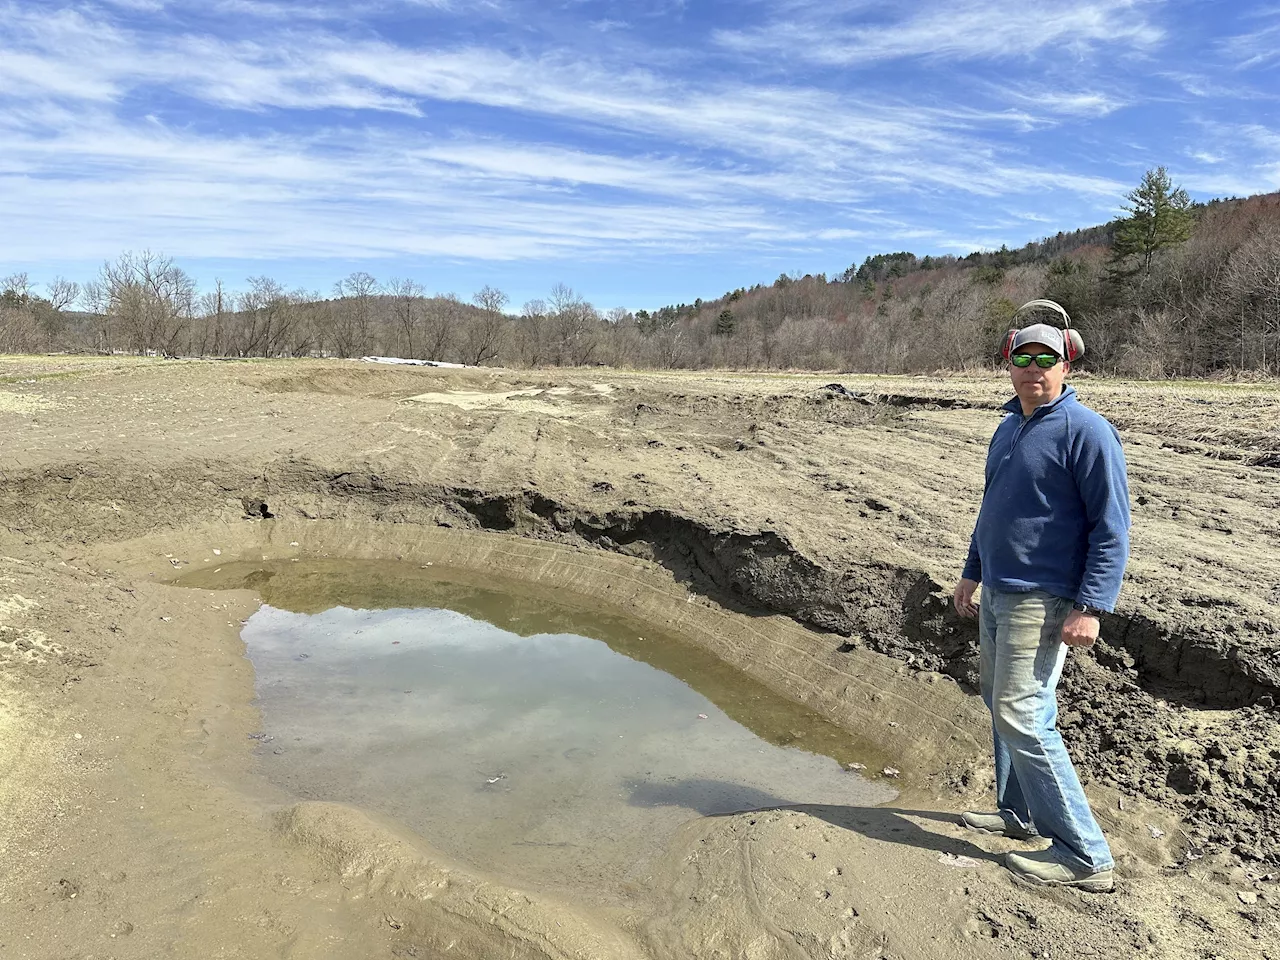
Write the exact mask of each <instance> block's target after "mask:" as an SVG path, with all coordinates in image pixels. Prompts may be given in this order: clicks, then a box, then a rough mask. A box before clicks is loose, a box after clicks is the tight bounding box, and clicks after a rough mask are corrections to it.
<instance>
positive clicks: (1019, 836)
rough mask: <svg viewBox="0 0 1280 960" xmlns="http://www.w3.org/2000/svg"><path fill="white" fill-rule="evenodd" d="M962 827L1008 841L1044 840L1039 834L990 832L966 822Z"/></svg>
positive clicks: (961, 823)
mask: <svg viewBox="0 0 1280 960" xmlns="http://www.w3.org/2000/svg"><path fill="white" fill-rule="evenodd" d="M960 826H962V827H964V828H965V829H966V830H972V831H973V832H974V833H985V834H986V835H987V836H990V837H1004V838H1006V839H1008V840H1025V841H1027V842H1030V841H1032V840H1040V839H1042V838H1041V837H1040V835H1039V834H1019V833H1010V832H1009V831H1007V830H988V829H987V828H986V827H975V826H974V825H973V824H971V823H967V822H965V821H964V820H961V821H960Z"/></svg>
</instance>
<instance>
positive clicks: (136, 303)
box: [98, 250, 195, 354]
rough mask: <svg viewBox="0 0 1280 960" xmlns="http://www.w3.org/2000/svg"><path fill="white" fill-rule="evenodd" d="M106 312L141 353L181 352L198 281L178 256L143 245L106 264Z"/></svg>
mask: <svg viewBox="0 0 1280 960" xmlns="http://www.w3.org/2000/svg"><path fill="white" fill-rule="evenodd" d="M98 283H99V284H100V286H101V296H102V297H104V298H105V312H106V313H108V314H110V315H111V316H112V317H113V318H114V319H115V321H116V324H117V325H118V326H119V328H120V329H121V330H122V331H123V332H124V335H125V337H126V338H127V342H128V346H129V348H130V349H132V350H134V351H136V352H137V353H163V354H172V353H175V352H176V347H177V343H178V340H179V338H180V337H181V335H182V333H183V331H184V329H185V328H186V326H187V324H188V323H189V322H190V321H191V318H192V315H193V313H194V310H195V282H194V281H193V280H192V279H191V278H190V277H189V276H187V274H186V273H185V272H184V271H183V270H182V269H181V268H180V267H178V266H177V265H175V264H174V262H173V260H172V259H171V258H169V257H166V256H164V255H162V254H155V253H152V252H151V251H150V250H144V251H142V252H141V253H139V254H133V253H124V254H121V255H120V257H119V258H118V259H116V260H115V261H114V262H107V263H104V264H103V265H102V270H101V271H100V273H99V280H98Z"/></svg>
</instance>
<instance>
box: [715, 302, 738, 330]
mask: <svg viewBox="0 0 1280 960" xmlns="http://www.w3.org/2000/svg"><path fill="white" fill-rule="evenodd" d="M736 324H737V321H736V320H735V319H734V316H733V311H732V310H730V309H729V308H728V307H725V308H724V309H723V310H721V311H720V316H718V317H716V335H717V336H720V337H727V336H729V334H731V333H733V328H734V326H735V325H736Z"/></svg>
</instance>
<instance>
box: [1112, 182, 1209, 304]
mask: <svg viewBox="0 0 1280 960" xmlns="http://www.w3.org/2000/svg"><path fill="white" fill-rule="evenodd" d="M1127 199H1128V201H1129V203H1128V205H1127V206H1126V207H1125V210H1126V211H1128V214H1129V215H1128V216H1127V217H1123V218H1122V219H1121V220H1119V221H1118V222H1117V223H1116V232H1115V239H1114V240H1113V241H1112V244H1111V259H1112V268H1113V270H1114V271H1115V272H1116V273H1118V274H1121V275H1125V274H1129V275H1132V274H1135V273H1141V274H1142V277H1143V279H1146V278H1147V277H1148V276H1150V274H1151V260H1152V258H1153V257H1154V256H1155V255H1156V251H1158V250H1161V249H1162V248H1164V247H1167V246H1171V245H1172V244H1175V243H1182V242H1183V241H1184V240H1186V239H1187V238H1188V237H1190V236H1191V226H1192V223H1193V221H1194V218H1195V215H1194V214H1193V213H1192V212H1191V198H1190V197H1189V196H1187V191H1185V190H1183V189H1182V188H1181V187H1175V186H1174V185H1173V181H1172V180H1171V179H1170V178H1169V171H1168V170H1166V169H1165V168H1164V167H1157V168H1156V169H1154V170H1148V171H1147V172H1146V174H1145V175H1144V176H1143V178H1142V182H1141V183H1140V184H1138V186H1137V187H1135V188H1134V189H1133V190H1131V191H1130V192H1129V193H1128V195H1127ZM1130 264H1133V265H1132V266H1130Z"/></svg>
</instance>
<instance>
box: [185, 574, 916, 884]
mask: <svg viewBox="0 0 1280 960" xmlns="http://www.w3.org/2000/svg"><path fill="white" fill-rule="evenodd" d="M174 583H175V584H176V585H179V586H185V587H197V588H203V589H218V590H235V589H252V590H254V591H256V592H257V593H258V594H259V595H260V596H262V598H263V599H264V601H265V605H264V606H263V607H262V608H261V609H260V610H259V611H258V612H257V613H255V614H254V615H253V616H252V617H250V618H249V620H248V622H247V623H246V624H245V626H244V630H243V634H242V635H243V637H244V640H245V645H246V649H247V654H248V656H249V658H250V659H251V660H252V661H253V664H254V667H255V673H256V682H255V687H256V691H257V703H258V707H259V709H260V711H261V713H262V730H261V732H259V733H255V734H254V735H253V736H254V737H255V739H256V741H257V744H258V746H257V748H256V753H257V754H258V757H259V768H260V770H261V772H262V773H263V775H264V776H265V777H267V778H268V779H269V780H270V781H271V782H273V783H276V784H279V785H281V786H282V787H284V788H285V789H286V790H288V792H289V793H290V794H292V795H294V796H296V797H298V798H299V799H300V800H307V801H327V802H335V801H336V802H341V803H346V804H352V805H354V806H356V807H359V808H361V809H368V810H372V811H374V812H377V813H381V814H384V815H387V816H390V817H393V818H394V819H395V821H396V822H398V823H403V824H405V825H406V826H408V827H409V828H411V829H412V830H413V831H414V832H415V833H416V834H418V835H420V836H422V837H423V838H424V839H425V840H426V841H427V842H428V843H429V844H430V845H431V846H432V847H433V848H435V849H438V850H440V851H442V852H443V853H444V854H445V855H447V856H449V857H451V858H454V859H456V860H458V861H460V862H463V863H466V864H469V865H470V866H471V867H472V868H473V869H482V870H484V871H486V872H489V873H492V874H496V875H498V876H501V877H502V878H503V879H504V881H506V882H517V883H521V884H529V885H532V886H534V887H535V888H537V889H540V890H553V891H556V892H559V893H562V894H564V895H565V896H569V897H572V898H573V899H575V900H577V901H579V902H583V901H586V902H602V903H603V902H622V901H625V899H626V898H627V897H628V896H629V895H630V893H631V891H633V890H634V889H636V888H643V887H645V885H646V880H647V879H651V876H652V874H653V873H654V867H653V863H654V862H655V860H656V859H657V858H659V857H660V856H661V855H662V854H663V853H664V852H665V850H666V848H667V846H668V845H669V844H670V843H671V842H672V840H673V839H674V837H675V835H676V833H677V831H678V829H679V827H680V826H681V824H683V823H684V822H686V821H688V820H689V819H690V818H691V817H695V816H698V815H702V816H715V815H721V814H725V813H732V812H737V811H743V810H757V809H760V808H763V807H766V806H769V807H781V806H795V805H798V804H830V805H853V806H871V805H875V804H878V803H883V802H886V801H888V800H891V799H892V798H893V797H895V796H896V795H897V789H898V787H900V786H901V785H902V781H901V780H900V779H898V776H897V774H896V773H895V775H894V777H892V778H887V777H884V776H883V774H882V771H883V770H885V769H894V770H896V769H897V767H899V766H900V765H901V760H900V759H897V758H895V757H893V756H890V755H886V754H884V753H883V752H882V751H881V750H879V749H877V748H876V747H875V746H874V745H872V744H869V743H866V742H863V741H861V740H860V739H859V737H858V736H857V734H856V732H854V731H848V730H845V729H842V728H840V727H838V726H836V725H835V724H833V723H831V722H830V721H829V720H827V719H826V718H824V717H822V716H821V715H819V714H818V713H816V712H815V711H813V710H810V709H807V708H805V707H803V706H801V705H800V704H797V703H795V702H794V701H791V700H788V699H786V698H783V697H780V696H779V695H777V694H775V693H773V692H772V691H771V690H769V689H768V688H767V687H766V686H764V685H763V684H761V683H758V682H756V681H754V680H751V679H750V678H749V677H747V676H746V675H745V674H742V673H741V672H739V671H736V670H734V669H732V668H730V667H728V666H727V665H726V664H725V663H724V662H723V661H721V660H719V659H717V658H715V657H713V656H711V655H709V654H707V653H705V652H703V651H702V650H700V649H699V648H698V647H696V646H695V645H693V644H691V643H690V642H688V641H687V640H685V639H683V638H681V637H680V636H678V635H676V634H673V633H671V632H669V631H668V630H665V629H663V628H660V627H658V626H657V625H655V624H650V623H644V622H641V621H637V620H635V619H633V618H630V617H628V616H626V614H625V613H624V612H623V611H611V610H608V609H607V608H602V607H601V606H600V605H599V604H595V605H593V606H592V607H590V608H588V606H587V605H586V604H585V603H578V604H573V603H571V602H570V600H569V597H568V596H567V595H565V594H564V593H562V592H556V596H554V597H553V596H549V595H548V594H550V593H551V591H538V590H537V589H536V588H535V589H531V588H530V585H528V584H521V583H517V582H507V581H504V580H502V579H501V578H496V577H492V576H489V577H484V578H479V577H476V576H474V575H468V574H466V573H465V571H450V570H449V569H448V568H447V567H445V566H442V565H436V564H431V565H414V564H408V563H395V562H377V561H357V562H349V561H342V560H323V561H317V560H306V559H303V560H301V561H297V562H292V561H277V562H274V563H268V564H263V563H261V562H259V563H256V564H255V563H244V562H241V563H233V564H219V565H218V566H216V567H214V568H212V569H208V568H207V567H206V568H204V569H198V570H195V571H194V572H192V573H190V574H188V575H186V576H184V577H180V578H179V579H178V580H176V581H174ZM851 768H852V769H860V770H866V771H867V774H866V775H865V776H864V775H860V774H858V773H855V772H851ZM869 777H874V778H875V780H872V779H868V778H869ZM877 781H878V782H877ZM650 898H652V894H650Z"/></svg>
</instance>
